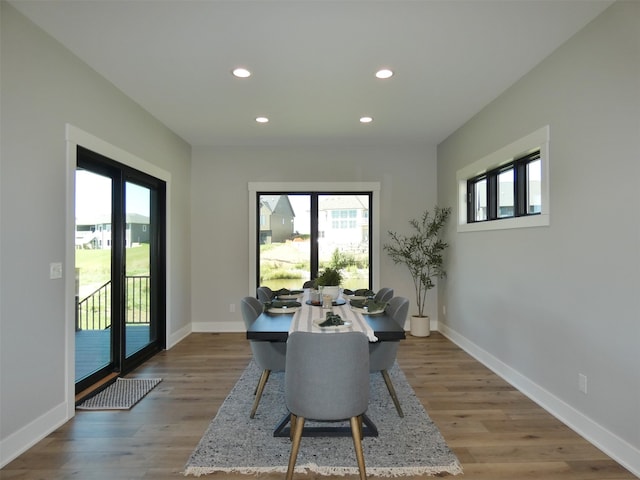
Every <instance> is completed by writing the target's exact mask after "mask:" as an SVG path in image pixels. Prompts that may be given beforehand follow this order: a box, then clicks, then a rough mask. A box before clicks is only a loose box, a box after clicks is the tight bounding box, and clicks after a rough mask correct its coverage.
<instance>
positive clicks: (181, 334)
mask: <svg viewBox="0 0 640 480" xmlns="http://www.w3.org/2000/svg"><path fill="white" fill-rule="evenodd" d="M191 331H192V328H191V324H189V325H187V326H185V327H182V328H181V329H180V330H178V331H177V332H175V333H172V334H171V335H169V336H168V337H167V350H169V349H170V348H173V347H175V346H176V345H177V344H178V343H180V342H181V341H182V340H184V339H185V338H187V337H188V336H189V334H190V333H191Z"/></svg>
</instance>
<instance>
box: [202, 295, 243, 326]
mask: <svg viewBox="0 0 640 480" xmlns="http://www.w3.org/2000/svg"><path fill="white" fill-rule="evenodd" d="M254 295H255V294H254ZM191 330H192V331H193V332H194V333H244V332H246V331H247V330H246V329H245V327H244V323H242V322H233V321H226V322H211V321H206V320H205V321H203V322H192V324H191Z"/></svg>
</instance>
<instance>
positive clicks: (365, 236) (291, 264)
mask: <svg viewBox="0 0 640 480" xmlns="http://www.w3.org/2000/svg"><path fill="white" fill-rule="evenodd" d="M371 208H372V194H371V193H367V192H357V193H351V192H339V193H325V192H322V193H320V192H308V193H307V192H305V193H301V192H295V193H291V192H259V193H258V194H257V198H256V219H257V222H258V225H257V228H256V232H257V239H256V242H257V245H258V252H257V269H256V271H257V276H258V278H257V279H256V282H257V283H256V284H257V285H265V286H268V287H270V288H271V289H273V290H278V289H280V288H288V289H298V288H301V287H302V285H303V284H304V282H305V281H307V280H310V279H313V278H316V277H317V276H318V272H319V271H322V270H323V269H324V268H327V267H334V268H339V269H341V270H342V271H343V273H344V277H345V280H344V282H343V285H342V286H343V287H344V288H350V289H353V290H355V289H358V288H371V285H372V279H371V269H370V265H371V222H370V217H371V215H370V212H371Z"/></svg>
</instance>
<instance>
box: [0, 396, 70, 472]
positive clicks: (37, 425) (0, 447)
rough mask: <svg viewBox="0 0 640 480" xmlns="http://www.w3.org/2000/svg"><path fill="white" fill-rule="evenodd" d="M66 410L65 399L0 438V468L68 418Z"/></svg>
mask: <svg viewBox="0 0 640 480" xmlns="http://www.w3.org/2000/svg"><path fill="white" fill-rule="evenodd" d="M72 405H75V403H72ZM67 410H68V408H67V401H66V400H65V401H64V402H63V403H60V404H58V405H57V406H55V407H53V408H52V409H51V410H49V411H48V412H46V413H44V414H43V415H40V416H39V417H38V418H36V419H35V420H33V421H32V422H30V423H28V424H27V425H25V426H24V427H22V428H21V429H20V430H18V431H17V432H14V433H12V434H11V435H9V436H8V437H6V438H4V439H2V440H0V468H2V467H4V466H5V465H6V464H8V463H9V462H11V461H12V460H14V459H15V458H17V457H18V456H20V455H22V454H23V453H24V452H26V451H27V450H29V449H30V448H31V447H33V446H34V445H35V444H36V443H38V442H39V441H40V440H42V439H43V438H45V437H46V436H47V435H49V434H50V433H51V432H53V431H54V430H55V429H57V428H59V427H61V426H62V425H64V424H65V423H66V422H67V421H68V420H69V416H68V412H67Z"/></svg>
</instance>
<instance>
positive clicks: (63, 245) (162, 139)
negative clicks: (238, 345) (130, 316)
mask: <svg viewBox="0 0 640 480" xmlns="http://www.w3.org/2000/svg"><path fill="white" fill-rule="evenodd" d="M0 5H1V7H0V8H1V17H2V18H1V21H2V23H1V49H2V50H1V58H0V60H1V78H0V81H1V86H2V90H1V95H2V97H1V101H2V109H1V124H0V136H1V140H0V161H1V162H2V163H1V164H0V172H1V174H0V202H1V203H0V215H1V216H0V226H1V228H0V232H1V233H0V262H1V263H0V266H1V268H0V442H1V443H0V456H1V457H0V462H1V464H5V463H6V462H7V461H8V460H10V459H11V458H13V457H14V456H16V455H17V454H19V453H20V452H21V451H23V450H24V449H25V448H26V447H28V446H29V445H31V444H32V443H34V442H35V441H37V440H38V439H39V438H41V437H42V436H44V435H46V434H47V433H49V432H50V431H51V430H52V429H53V428H55V427H56V426H57V425H59V424H61V423H63V422H64V421H66V420H67V419H68V417H69V415H72V414H73V400H74V399H73V396H72V392H73V389H72V387H73V372H69V370H68V366H69V365H73V362H72V357H67V354H69V355H72V354H73V351H72V348H71V349H70V347H72V345H69V338H67V337H66V335H65V333H66V329H67V327H68V326H69V322H71V325H73V321H74V318H73V310H69V309H68V302H69V300H70V299H69V298H67V291H68V289H67V286H68V284H69V280H71V285H72V287H71V295H73V280H72V279H70V278H69V276H68V270H67V269H66V268H65V272H64V273H65V275H64V278H63V279H60V280H50V279H49V263H50V262H62V263H63V264H64V265H65V267H66V266H68V265H69V261H70V259H69V256H70V255H69V251H70V252H71V255H72V254H73V247H72V245H70V244H68V242H69V241H70V242H73V236H72V235H71V238H68V232H67V230H68V227H67V226H66V225H67V222H68V221H69V219H68V216H72V212H70V211H69V208H68V206H69V205H71V204H70V203H69V199H70V198H72V197H71V196H70V195H71V194H72V191H71V188H72V185H71V184H70V183H69V178H71V179H72V178H73V177H72V175H69V173H70V170H69V168H68V166H67V157H66V142H65V126H66V124H67V123H68V124H72V125H74V126H76V127H78V128H80V129H82V130H83V131H85V132H89V133H91V134H92V135H95V136H96V137H99V138H101V139H102V140H104V141H106V142H109V143H110V144H112V145H115V146H117V147H118V148H120V149H122V150H124V151H126V152H129V153H130V154H132V155H135V156H137V157H138V158H141V159H143V160H145V161H146V162H150V163H152V164H154V165H156V166H158V167H159V168H161V169H163V170H164V171H167V172H168V173H169V174H170V175H171V185H172V186H171V189H172V191H171V203H170V205H169V206H168V210H169V215H170V217H171V221H172V230H171V231H170V232H168V236H169V242H170V259H171V260H170V265H169V267H168V268H169V271H170V274H171V276H170V290H171V295H172V296H171V298H170V299H169V304H170V310H169V312H168V317H169V318H170V321H171V322H172V323H171V330H170V331H169V332H168V336H169V337H170V338H173V339H174V341H175V336H176V335H177V336H180V335H182V334H183V332H187V333H188V331H189V329H190V325H189V320H190V297H189V295H190V293H189V292H190V263H191V262H190V256H189V234H188V232H189V230H190V216H189V208H190V205H189V202H190V197H189V182H190V147H189V145H188V144H186V143H185V142H184V141H183V140H181V139H180V138H179V137H177V136H176V135H175V134H173V133H172V132H171V131H169V130H168V129H167V128H166V127H164V126H163V125H161V124H160V123H158V122H157V121H156V120H154V119H153V118H152V117H151V116H150V115H149V114H148V113H147V112H145V111H143V110H142V109H141V108H140V107H139V106H138V105H137V104H135V103H134V102H132V101H131V100H130V99H128V98H127V97H125V96H124V95H123V94H122V93H121V92H120V91H118V90H117V89H116V88H115V87H114V86H113V85H112V84H110V83H108V82H106V81H105V80H104V79H103V78H102V77H100V76H99V75H98V74H97V73H96V72H95V71H93V70H92V69H90V68H89V67H88V66H87V65H85V64H83V63H82V62H80V61H79V60H78V59H77V58H76V57H74V56H73V55H72V54H71V53H70V52H69V51H68V50H66V49H64V48H63V47H62V46H60V45H59V44H58V43H56V42H55V41H53V40H52V39H51V38H50V37H49V36H47V35H46V34H44V33H43V32H42V31H41V30H40V29H39V28H38V27H36V26H35V25H34V24H33V23H31V22H30V21H28V20H27V19H25V18H24V17H23V16H22V15H21V14H19V13H18V12H17V11H16V10H15V9H14V8H13V7H12V6H10V5H8V4H6V3H5V2H2V3H1V4H0ZM71 171H72V170H71ZM69 214H71V215H69ZM70 221H71V223H72V222H73V219H72V218H71V219H70ZM184 232H187V233H186V234H185V233H184ZM71 265H73V263H71ZM72 302H73V298H72V297H71V300H70V304H71V305H72V304H73V303H72ZM69 350H71V351H69ZM69 386H71V388H69ZM70 392H71V394H70Z"/></svg>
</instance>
